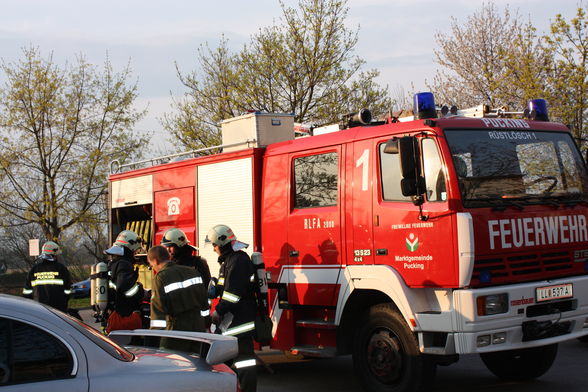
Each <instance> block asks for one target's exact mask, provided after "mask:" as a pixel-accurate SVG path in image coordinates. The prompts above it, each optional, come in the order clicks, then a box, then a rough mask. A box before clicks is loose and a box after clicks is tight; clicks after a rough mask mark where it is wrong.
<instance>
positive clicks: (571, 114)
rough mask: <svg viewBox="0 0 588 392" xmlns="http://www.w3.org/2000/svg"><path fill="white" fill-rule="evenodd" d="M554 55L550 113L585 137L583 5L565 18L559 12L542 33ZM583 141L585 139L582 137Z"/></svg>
mask: <svg viewBox="0 0 588 392" xmlns="http://www.w3.org/2000/svg"><path fill="white" fill-rule="evenodd" d="M544 40H545V42H546V46H547V50H548V51H549V53H550V54H551V55H552V56H553V63H552V67H551V73H550V75H549V76H550V77H549V79H548V84H547V91H548V92H549V96H548V99H549V101H550V103H551V107H552V111H551V114H552V115H553V116H554V117H555V118H558V119H560V120H561V121H562V122H563V123H564V124H567V125H569V126H570V128H571V129H572V131H573V132H574V135H575V136H576V137H577V138H581V139H585V138H586V137H587V129H586V119H587V118H586V116H587V109H588V79H587V76H588V18H587V17H586V11H585V10H584V9H583V8H578V10H577V13H576V16H575V17H574V18H572V19H571V20H570V21H569V22H567V21H566V20H565V19H564V17H563V16H562V15H561V14H558V15H556V17H555V21H554V22H553V23H552V24H551V34H550V35H547V36H545V37H544ZM582 142H583V144H586V141H585V140H582Z"/></svg>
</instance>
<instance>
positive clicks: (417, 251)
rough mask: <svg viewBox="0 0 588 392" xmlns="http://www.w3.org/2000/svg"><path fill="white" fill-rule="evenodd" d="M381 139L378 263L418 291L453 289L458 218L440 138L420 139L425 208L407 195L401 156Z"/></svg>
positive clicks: (376, 213) (376, 235)
mask: <svg viewBox="0 0 588 392" xmlns="http://www.w3.org/2000/svg"><path fill="white" fill-rule="evenodd" d="M385 143H386V140H379V141H378V143H377V146H376V151H377V154H378V157H377V158H378V161H377V162H378V166H379V170H378V189H377V190H376V191H375V192H374V200H373V214H374V248H375V263H376V264H387V265H390V266H392V268H394V269H395V270H397V271H398V272H399V273H400V275H401V276H402V277H403V279H404V281H405V282H406V284H408V285H409V286H412V287H440V286H445V287H448V286H453V285H455V284H456V277H457V276H458V272H459V271H458V269H457V263H455V262H454V260H455V258H454V252H455V242H456V241H454V239H455V238H457V235H456V233H455V223H454V221H455V214H454V213H453V212H452V211H451V210H450V209H449V201H448V193H447V181H446V179H447V174H446V173H447V171H446V167H445V165H444V164H443V159H442V155H441V152H440V151H441V150H440V148H439V146H438V140H437V138H435V137H422V138H420V139H419V146H420V151H421V164H422V168H423V176H424V178H425V183H426V193H425V195H424V196H423V197H424V200H423V201H422V206H421V207H422V209H419V206H418V205H415V203H414V202H413V198H412V197H406V196H403V195H402V192H401V187H400V181H401V169H400V158H399V154H388V153H385V152H384V145H385Z"/></svg>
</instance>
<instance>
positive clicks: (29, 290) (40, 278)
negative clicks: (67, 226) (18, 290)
mask: <svg viewBox="0 0 588 392" xmlns="http://www.w3.org/2000/svg"><path fill="white" fill-rule="evenodd" d="M60 254H61V249H59V245H57V244H56V243H55V242H53V241H47V242H45V243H44V244H43V250H42V252H41V255H40V256H39V261H38V262H37V263H36V264H35V265H34V266H33V268H31V270H30V271H29V274H28V276H27V280H26V282H25V287H24V289H23V290H22V293H23V295H24V296H25V297H27V298H32V299H34V300H35V301H38V302H41V303H43V304H46V305H49V306H52V307H54V308H55V309H59V310H61V311H62V312H67V301H68V300H69V295H70V294H71V277H70V275H69V271H68V270H67V268H66V267H65V266H64V265H63V264H61V263H60V262H59V261H57V255H60Z"/></svg>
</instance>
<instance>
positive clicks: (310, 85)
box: [162, 0, 392, 149]
mask: <svg viewBox="0 0 588 392" xmlns="http://www.w3.org/2000/svg"><path fill="white" fill-rule="evenodd" d="M346 4H347V2H346V1H340V0H328V1H320V0H300V1H299V3H298V6H297V7H295V8H289V7H286V6H285V5H284V4H283V3H281V6H282V17H281V18H280V19H279V20H278V22H277V23H275V24H274V25H272V26H269V27H264V28H261V29H260V30H259V31H258V32H257V33H256V34H254V35H253V36H252V37H251V40H250V42H249V44H247V45H245V47H244V48H243V49H242V50H241V51H240V52H239V53H231V52H230V50H229V49H228V42H227V40H226V39H225V38H224V37H223V38H222V39H221V41H220V44H219V46H218V47H217V48H215V49H211V48H210V47H208V46H207V45H205V46H202V47H200V49H199V51H198V56H197V62H198V68H197V69H196V70H195V71H192V72H191V73H188V74H184V73H182V72H181V71H180V70H178V77H179V78H180V81H181V82H182V83H183V84H184V85H185V86H186V87H187V88H188V93H187V94H186V95H185V96H184V97H183V98H182V99H179V100H176V101H175V102H174V104H173V107H174V108H175V112H173V113H170V114H166V115H165V116H164V118H163V119H162V123H163V126H164V127H165V129H166V130H168V131H169V132H170V133H171V134H172V137H173V139H172V141H174V142H178V143H180V144H182V145H184V146H186V147H188V148H190V149H198V148H202V147H206V146H211V145H218V144H220V132H219V128H218V126H219V122H220V121H222V120H224V119H228V118H231V117H235V116H238V115H240V114H242V113H244V112H246V111H247V110H260V111H265V112H278V113H279V112H281V113H294V114H295V121H296V122H304V123H314V124H326V123H332V122H337V121H338V120H340V116H341V115H342V114H345V113H349V112H354V111H358V110H359V109H361V108H365V107H368V108H369V109H370V110H372V112H374V113H375V114H383V113H385V112H387V111H388V110H389V109H390V108H391V106H392V100H391V99H390V97H389V95H388V92H387V90H388V89H387V87H386V88H382V87H380V86H379V85H378V84H377V82H376V79H377V77H378V76H379V72H378V71H376V70H368V71H365V72H361V71H360V70H361V67H362V66H363V64H364V61H363V60H361V59H360V58H359V57H358V56H356V55H354V54H353V49H354V47H355V45H356V43H357V34H358V29H350V28H348V27H346V18H347V14H348V8H347V5H346Z"/></svg>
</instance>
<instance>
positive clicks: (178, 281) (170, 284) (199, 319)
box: [151, 263, 210, 349]
mask: <svg viewBox="0 0 588 392" xmlns="http://www.w3.org/2000/svg"><path fill="white" fill-rule="evenodd" d="M152 286H153V289H152V295H151V328H152V329H167V330H175V331H194V332H205V331H206V326H205V321H204V317H205V316H208V315H209V313H210V310H209V307H208V299H207V295H206V289H205V288H204V284H203V282H202V277H201V276H200V274H199V273H198V272H197V271H196V270H195V269H193V268H190V267H186V266H183V265H178V264H176V263H166V264H165V265H164V267H163V268H162V269H161V270H160V271H159V272H158V273H157V274H156V275H155V276H154V277H153V281H152ZM171 343H173V342H169V341H166V339H162V340H161V346H162V347H166V348H170V349H174V348H175V347H174V345H173V344H171ZM179 348H183V347H181V346H180V347H179Z"/></svg>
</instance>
